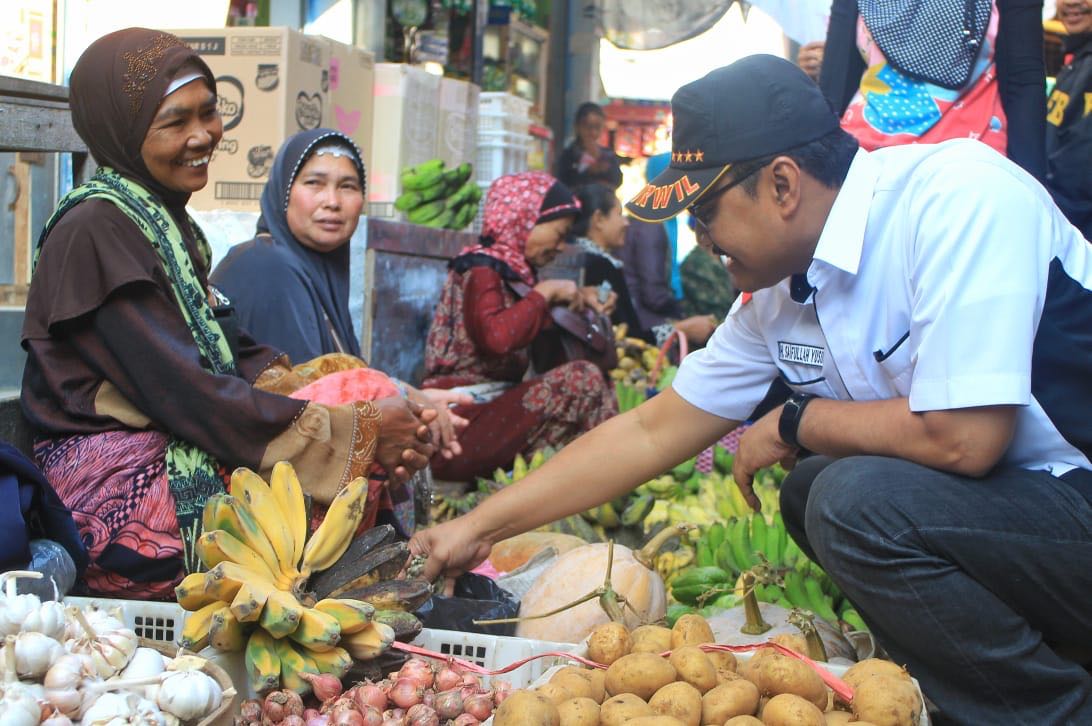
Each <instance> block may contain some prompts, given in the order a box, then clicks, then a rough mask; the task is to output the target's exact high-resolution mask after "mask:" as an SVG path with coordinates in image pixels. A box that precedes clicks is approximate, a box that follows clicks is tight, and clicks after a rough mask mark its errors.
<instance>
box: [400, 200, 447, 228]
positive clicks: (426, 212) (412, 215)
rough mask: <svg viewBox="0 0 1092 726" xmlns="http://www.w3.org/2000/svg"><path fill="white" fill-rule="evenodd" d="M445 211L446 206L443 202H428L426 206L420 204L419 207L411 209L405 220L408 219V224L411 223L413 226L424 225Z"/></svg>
mask: <svg viewBox="0 0 1092 726" xmlns="http://www.w3.org/2000/svg"><path fill="white" fill-rule="evenodd" d="M445 209H446V205H445V204H444V202H443V200H438V201H434V202H428V203H426V204H422V205H421V206H419V207H416V208H414V209H411V210H410V211H409V212H408V213H407V214H406V219H408V220H409V221H410V222H413V223H414V224H425V223H426V222H428V221H429V220H432V219H435V218H436V217H438V216H440V215H441V214H443V213H444V211H445Z"/></svg>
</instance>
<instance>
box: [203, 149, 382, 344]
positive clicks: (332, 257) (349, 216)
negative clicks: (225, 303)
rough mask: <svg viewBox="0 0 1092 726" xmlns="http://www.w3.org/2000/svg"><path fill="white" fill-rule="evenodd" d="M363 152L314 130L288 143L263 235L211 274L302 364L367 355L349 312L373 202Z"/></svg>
mask: <svg viewBox="0 0 1092 726" xmlns="http://www.w3.org/2000/svg"><path fill="white" fill-rule="evenodd" d="M364 189H365V171H364V162H363V161H362V160H361V154H360V150H359V149H357V148H356V145H355V144H354V143H353V142H352V140H350V139H349V138H348V137H347V136H345V135H344V134H342V133H340V132H338V131H334V130H332V129H314V130H311V131H303V132H301V133H298V134H296V135H295V136H293V137H292V138H290V139H289V140H288V141H286V142H285V144H284V146H282V147H281V149H280V151H279V152H278V153H277V158H276V160H275V161H274V163H273V170H272V173H271V174H270V176H269V182H268V183H267V184H266V185H265V191H264V192H263V193H262V199H261V208H262V216H261V217H259V219H258V230H257V231H258V234H257V236H256V237H255V238H254V239H252V240H250V241H249V242H244V243H242V244H240V245H236V246H235V247H232V248H231V250H230V251H229V252H228V254H227V256H226V257H225V258H224V259H223V261H222V262H220V263H219V264H218V265H217V266H216V269H215V270H214V271H213V273H212V276H211V278H210V279H211V281H212V284H213V285H215V286H216V287H217V288H218V289H219V290H220V291H222V292H223V293H224V294H225V295H226V296H227V297H228V298H229V299H230V300H231V304H232V305H233V306H234V308H235V311H236V313H237V315H238V316H239V322H240V324H241V325H242V326H243V327H244V328H246V329H247V330H248V331H249V332H250V333H251V334H252V335H253V336H254V337H255V338H256V339H257V340H260V341H262V342H264V343H268V344H270V345H273V346H276V347H277V348H278V349H280V350H283V351H284V352H285V353H287V354H288V356H289V358H291V359H292V360H293V361H297V362H301V363H302V362H303V361H306V360H310V359H311V358H316V357H318V356H320V355H323V354H325V353H349V354H351V355H354V356H359V355H360V343H359V340H358V338H357V335H356V333H355V331H354V330H353V324H352V319H351V318H350V316H349V244H348V243H349V238H350V237H351V236H352V234H353V232H354V231H355V230H356V226H357V221H358V220H359V219H360V212H361V209H362V207H363V206H364Z"/></svg>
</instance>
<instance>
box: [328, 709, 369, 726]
mask: <svg viewBox="0 0 1092 726" xmlns="http://www.w3.org/2000/svg"><path fill="white" fill-rule="evenodd" d="M330 723H331V724H332V726H364V717H363V716H362V715H361V714H360V711H357V710H356V709H355V708H352V707H349V708H337V709H334V710H333V711H331V712H330Z"/></svg>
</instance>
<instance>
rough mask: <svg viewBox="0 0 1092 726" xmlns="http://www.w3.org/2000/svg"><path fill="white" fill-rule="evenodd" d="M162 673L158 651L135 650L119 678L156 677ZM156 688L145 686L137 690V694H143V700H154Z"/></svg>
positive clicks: (156, 686)
mask: <svg viewBox="0 0 1092 726" xmlns="http://www.w3.org/2000/svg"><path fill="white" fill-rule="evenodd" d="M163 671H164V664H163V656H162V655H160V653H159V651H157V650H153V649H152V648H137V649H136V652H135V653H133V659H132V660H131V661H129V665H127V666H125V670H123V671H122V672H121V677H122V678H146V677H148V676H158V675H159V674H160V673H162V672H163ZM158 688H159V685H158V684H156V685H151V686H145V687H144V688H143V689H138V690H137V692H139V693H143V694H144V697H145V698H149V699H153V700H154V699H155V694H156V691H157V689H158Z"/></svg>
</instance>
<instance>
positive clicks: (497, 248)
mask: <svg viewBox="0 0 1092 726" xmlns="http://www.w3.org/2000/svg"><path fill="white" fill-rule="evenodd" d="M579 212H580V205H579V202H577V200H576V199H575V198H574V196H573V194H572V192H571V191H569V189H568V188H567V187H566V186H565V185H563V184H561V183H560V182H559V181H557V180H556V179H555V178H554V177H552V176H550V175H549V174H546V173H544V172H537V171H536V172H526V173H523V174H513V175H510V176H503V177H501V178H499V179H497V180H496V181H495V182H493V185H492V186H491V187H490V188H489V193H488V194H487V196H486V200H485V219H484V223H483V225H482V235H481V240H480V242H479V243H478V244H475V245H470V246H468V247H466V248H464V249H463V250H462V251H461V252H460V253H459V254H458V256H456V257H455V259H453V260H452V261H451V264H450V269H451V272H450V273H449V274H448V278H447V281H446V282H445V283H444V290H443V294H442V296H441V299H440V303H439V305H438V306H437V308H436V314H435V316H434V318H433V321H432V328H431V330H430V331H429V336H428V343H427V346H426V348H425V376H426V378H425V383H424V385H425V386H426V387H428V388H458V389H460V390H464V391H466V392H468V393H470V394H471V395H473V396H474V398H475V401H476V403H474V404H472V405H469V406H459V407H458V408H456V409H455V412H456V413H457V414H458V415H459V416H462V417H463V418H466V419H468V420H469V421H470V424H469V426H468V427H467V428H466V429H465V430H464V431H463V433H462V434H461V435H460V436H459V442H460V444H462V447H463V456H460V457H458V458H457V459H455V460H452V461H447V460H443V459H441V458H440V457H435V458H433V461H432V467H433V472H434V474H435V475H436V476H437V477H439V478H441V479H447V480H451V481H467V480H471V479H473V478H474V477H476V476H483V475H488V474H489V473H491V472H492V471H494V470H495V469H496V468H497V467H503V468H507V467H509V466H510V465H511V463H512V460H513V459H514V458H515V455H516V454H519V453H522V454H524V455H530V454H531V453H533V452H534V451H537V450H538V449H541V448H543V447H545V446H555V447H556V446H561V445H563V444H565V443H567V442H568V441H570V440H572V439H573V438H575V437H576V436H578V435H580V434H581V433H583V432H585V431H588V430H590V429H592V428H594V427H595V426H597V425H598V424H599V423H601V422H602V421H605V420H606V419H607V418H610V417H611V416H612V415H614V414H615V413H616V412H617V407H616V404H615V400H614V396H613V394H612V393H611V390H610V387H609V386H608V385H607V383H606V381H605V379H604V378H603V374H602V373H600V371H599V369H598V368H596V367H595V366H594V365H593V364H591V363H588V362H587V361H575V362H571V363H566V364H564V365H561V366H558V367H556V368H553V369H551V370H549V371H546V372H543V373H542V375H540V376H538V377H536V378H533V379H531V380H528V381H524V378H525V375H526V373H527V370H528V368H529V367H530V355H529V348H530V346H531V343H532V342H533V341H534V340H535V338H536V337H537V336H538V334H539V333H540V332H541V331H542V330H544V329H546V328H547V327H549V326H551V325H552V323H551V319H550V314H549V311H550V306H552V305H575V306H579V305H581V304H582V300H581V294H580V291H579V289H578V288H577V286H576V284H575V283H574V282H572V281H571V280H542V281H538V278H537V275H536V274H535V269H536V268H539V267H542V266H543V265H546V264H548V263H549V262H550V261H551V260H553V259H554V257H556V256H557V255H558V253H559V252H560V251H561V250H562V248H563V245H564V241H565V239H566V237H567V236H568V233H569V228H570V227H571V226H572V223H573V220H574V219H575V218H576V216H577V215H578V214H579ZM517 290H519V292H517Z"/></svg>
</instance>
